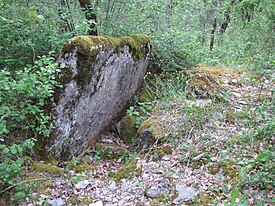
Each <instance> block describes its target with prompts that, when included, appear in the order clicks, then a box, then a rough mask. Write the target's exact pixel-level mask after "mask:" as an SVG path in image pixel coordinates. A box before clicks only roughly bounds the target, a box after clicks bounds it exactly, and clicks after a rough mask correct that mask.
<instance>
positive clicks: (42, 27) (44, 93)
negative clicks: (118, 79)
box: [0, 0, 275, 205]
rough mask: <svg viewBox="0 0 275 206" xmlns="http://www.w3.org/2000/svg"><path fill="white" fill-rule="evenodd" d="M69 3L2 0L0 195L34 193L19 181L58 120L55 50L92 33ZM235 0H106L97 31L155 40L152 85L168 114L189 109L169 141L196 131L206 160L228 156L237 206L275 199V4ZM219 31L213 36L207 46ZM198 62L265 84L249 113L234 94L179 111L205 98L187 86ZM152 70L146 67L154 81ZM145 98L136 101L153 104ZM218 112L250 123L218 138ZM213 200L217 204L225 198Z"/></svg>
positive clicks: (232, 123) (230, 121)
mask: <svg viewBox="0 0 275 206" xmlns="http://www.w3.org/2000/svg"><path fill="white" fill-rule="evenodd" d="M64 2H66V3H64ZM64 2H63V1H61V2H59V3H58V2H54V3H53V2H52V1H43V2H38V1H11V0H7V1H1V0H0V6H1V9H0V10H1V14H0V24H1V28H0V39H1V42H0V54H1V57H0V66H1V71H0V82H1V85H0V148H1V150H0V159H1V160H0V197H1V198H6V199H7V200H9V201H11V202H12V203H16V202H20V201H22V200H24V199H25V198H26V197H28V195H29V194H30V193H29V191H28V186H29V185H30V182H28V181H27V182H24V180H22V178H21V177H22V175H23V174H25V173H26V172H28V171H25V168H26V167H25V165H26V164H27V163H28V161H27V159H28V158H27V156H31V157H32V158H34V159H35V155H34V152H33V148H34V146H35V142H36V141H37V140H38V139H40V138H47V135H48V132H49V128H50V126H51V125H50V124H49V120H50V117H49V116H48V115H47V114H46V112H45V111H44V106H45V102H46V101H47V99H48V98H49V97H51V96H52V95H53V87H54V86H56V85H57V84H56V81H55V77H54V72H55V71H54V69H55V67H56V65H55V63H54V62H55V61H56V57H57V56H58V50H59V48H60V46H61V45H62V44H63V43H64V41H65V40H67V39H68V38H70V37H73V36H76V35H80V34H86V33H87V32H88V31H89V25H90V23H91V22H90V21H89V20H87V19H86V18H85V16H86V17H87V15H86V13H85V12H83V8H82V9H81V8H80V6H79V3H78V2H77V1H64ZM236 2H237V4H235V5H232V4H231V1H229V0H228V1H216V3H215V2H211V1H190V2H189V3H186V2H185V3H184V2H183V1H173V2H172V1H164V0H158V1H145V0H144V1H135V2H133V1H129V2H128V1H125V2H123V3H122V2H117V1H105V0H103V1H100V3H99V4H98V5H97V8H96V10H95V13H96V14H97V17H98V21H97V22H96V27H97V30H98V33H99V34H100V35H112V36H120V35H128V34H133V33H144V34H146V35H148V36H150V38H151V41H152V45H153V48H154V54H153V55H152V61H151V64H150V67H149V69H150V71H151V72H152V73H154V72H160V71H161V74H160V75H158V76H157V77H156V79H157V80H156V81H155V80H154V81H155V82H154V86H153V87H150V86H152V82H150V81H147V84H148V85H149V87H148V91H149V92H151V93H152V94H154V95H156V99H158V100H159V101H161V102H163V105H164V106H163V110H164V111H166V112H168V113H173V114H179V113H180V114H181V115H182V118H181V120H180V121H178V122H177V124H173V125H171V128H170V129H171V131H170V134H171V136H169V137H170V139H169V141H171V142H172V143H173V144H174V145H175V147H176V146H177V145H180V143H179V138H178V136H182V137H183V139H184V138H187V137H190V138H191V139H193V140H194V141H195V143H196V144H194V147H196V146H198V147H199V148H200V149H201V150H205V153H206V154H207V155H206V162H207V159H209V158H211V157H214V156H215V157H219V158H221V159H222V160H224V161H225V162H229V163H230V167H232V165H235V166H236V168H238V170H237V174H238V175H236V176H234V177H232V179H234V187H232V188H224V190H223V191H222V192H225V191H226V192H227V194H228V195H229V196H230V195H231V202H234V201H235V200H236V196H237V195H239V196H238V198H239V203H240V204H243V205H245V204H249V203H248V201H249V200H251V198H252V196H253V198H254V197H255V198H254V199H256V200H257V201H258V202H259V205H261V204H264V202H265V201H270V200H266V199H268V198H269V196H268V194H269V193H268V192H269V191H270V190H271V189H272V188H274V182H273V179H274V122H275V121H274V100H273V98H272V95H273V96H274V88H273V87H272V86H274V81H275V80H274V69H275V68H274V65H275V62H274V57H275V56H274V54H275V52H274V3H273V2H272V1H271V0H263V1H262V0H253V1H249V0H242V1H241V0H240V1H236ZM201 8H203V10H202V9H201ZM226 14H229V15H230V21H229V22H227V24H228V25H227V28H226V31H224V32H221V31H219V28H220V27H221V26H222V23H223V22H224V21H225V20H226V18H225V17H226ZM216 20H217V22H218V23H217V24H216V30H214V33H213V32H212V31H213V29H214V26H213V23H215V22H216ZM212 37H215V39H214V45H213V48H212V49H211V51H210V48H209V47H210V43H211V41H212V40H213V39H212ZM50 51H55V52H53V53H52V54H55V56H54V57H49V56H47V54H48V53H49V52H50ZM39 56H42V57H39ZM197 64H205V65H216V66H222V67H230V68H236V69H244V70H246V74H245V72H244V74H243V79H242V82H243V84H250V85H252V86H253V87H255V88H258V90H257V91H258V92H257V94H255V93H253V92H254V91H251V90H250V88H249V87H247V88H246V92H244V93H242V95H244V98H245V99H246V100H244V101H245V102H246V104H245V105H244V106H242V109H236V104H235V102H234V101H231V100H228V99H227V96H223V98H220V97H219V96H216V97H213V98H214V99H212V101H214V103H213V104H211V105H210V106H209V107H207V108H198V107H187V108H186V107H183V108H181V107H178V105H180V104H181V101H182V99H189V100H192V101H193V100H195V99H196V98H198V97H197V96H196V95H194V94H190V93H188V91H189V90H188V88H187V87H188V85H187V82H188V78H189V75H190V73H191V74H192V72H194V67H195V65H197ZM250 71H253V72H254V73H253V75H250V74H249V72H250ZM151 75H152V74H151V73H148V77H147V80H150V79H151V77H152V76H151ZM252 86H251V87H252ZM152 88H153V89H152ZM265 91H268V93H269V95H266V93H265ZM270 94H271V95H270ZM228 95H229V94H228ZM214 96H215V95H214ZM146 104H147V105H146ZM146 104H144V103H143V105H142V104H141V103H140V105H139V106H138V107H139V108H146V107H151V106H152V105H153V103H146ZM175 105H176V106H175ZM237 107H238V106H237ZM130 109H131V108H130ZM134 112H136V113H134ZM138 112H139V113H137V111H134V109H133V108H132V111H131V110H129V113H130V114H134V115H135V116H137V117H138V122H137V126H139V125H140V124H141V123H142V121H144V120H145V119H146V118H147V117H148V116H145V115H143V114H144V113H146V112H144V113H142V112H140V111H138ZM146 114H147V113H146ZM217 114H221V115H220V117H219V115H217ZM213 118H214V121H213V124H214V127H217V128H216V129H219V127H220V126H224V127H225V128H231V127H235V128H245V129H244V130H243V131H242V134H241V135H237V136H234V135H229V136H228V138H226V139H224V140H213V138H212V136H211V135H209V134H208V133H211V130H208V127H207V126H205V125H207V124H208V123H209V121H210V119H213ZM223 123H224V125H223ZM224 127H222V128H221V129H224ZM205 142H211V144H214V145H216V146H217V148H218V149H217V150H216V151H217V152H216V153H213V154H208V152H207V148H201V147H200V145H201V143H205ZM206 146H207V144H206ZM192 149H193V148H192V147H191V145H190V144H188V143H186V145H185V146H184V147H183V148H182V150H183V151H184V152H186V153H188V152H191V150H192ZM192 155H193V156H194V155H198V154H190V157H189V158H191V157H192ZM189 164H192V163H190V162H189ZM191 166H192V165H191ZM233 167H234V166H233ZM213 170H215V168H214V169H213ZM253 198H252V199H253ZM229 199H230V198H229ZM211 201H212V203H213V204H217V202H216V203H215V201H219V200H215V198H214V199H213V200H211ZM250 203H251V202H250ZM225 204H228V205H233V203H230V202H227V203H225Z"/></svg>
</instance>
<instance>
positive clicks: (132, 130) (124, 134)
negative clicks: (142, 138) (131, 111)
mask: <svg viewBox="0 0 275 206" xmlns="http://www.w3.org/2000/svg"><path fill="white" fill-rule="evenodd" d="M117 130H118V133H119V136H120V138H121V139H122V140H123V142H124V143H125V144H127V145H129V146H132V145H135V144H136V143H137V139H136V117H135V116H131V115H128V116H125V117H123V118H122V119H121V121H120V122H119V123H118V124H117Z"/></svg>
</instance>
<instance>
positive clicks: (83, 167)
mask: <svg viewBox="0 0 275 206" xmlns="http://www.w3.org/2000/svg"><path fill="white" fill-rule="evenodd" d="M67 167H68V168H69V169H70V170H73V171H75V172H76V173H81V172H85V171H89V170H94V169H95V167H93V166H92V165H91V161H90V158H89V157H88V156H85V157H83V158H81V159H79V160H77V161H72V160H71V161H70V162H68V163H67Z"/></svg>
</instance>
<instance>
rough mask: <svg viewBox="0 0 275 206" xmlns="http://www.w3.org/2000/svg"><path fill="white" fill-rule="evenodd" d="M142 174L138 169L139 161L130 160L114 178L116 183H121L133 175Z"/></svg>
mask: <svg viewBox="0 0 275 206" xmlns="http://www.w3.org/2000/svg"><path fill="white" fill-rule="evenodd" d="M140 174H141V171H140V170H138V169H137V160H129V161H128V162H127V163H126V164H125V165H123V166H122V167H121V168H120V169H119V170H118V171H117V172H116V173H115V174H114V178H115V181H116V182H119V181H120V180H122V179H126V178H130V177H132V176H133V175H140Z"/></svg>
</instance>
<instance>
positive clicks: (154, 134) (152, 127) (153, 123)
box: [137, 117, 164, 150]
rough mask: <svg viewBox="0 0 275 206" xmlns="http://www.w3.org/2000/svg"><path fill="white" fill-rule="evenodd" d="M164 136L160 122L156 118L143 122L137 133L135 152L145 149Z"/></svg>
mask: <svg viewBox="0 0 275 206" xmlns="http://www.w3.org/2000/svg"><path fill="white" fill-rule="evenodd" d="M163 136H164V130H163V128H162V124H161V121H160V120H159V119H158V118H157V117H150V118H149V119H147V120H145V121H144V122H143V123H142V124H141V125H140V127H139V128H138V131H137V142H138V144H137V150H143V149H147V148H149V147H150V146H152V145H153V144H154V143H155V142H156V141H157V140H158V139H161V138H162V137H163Z"/></svg>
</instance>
